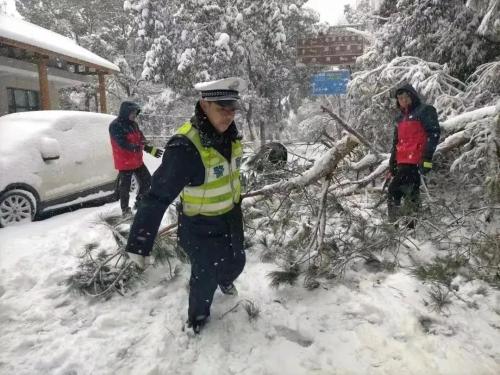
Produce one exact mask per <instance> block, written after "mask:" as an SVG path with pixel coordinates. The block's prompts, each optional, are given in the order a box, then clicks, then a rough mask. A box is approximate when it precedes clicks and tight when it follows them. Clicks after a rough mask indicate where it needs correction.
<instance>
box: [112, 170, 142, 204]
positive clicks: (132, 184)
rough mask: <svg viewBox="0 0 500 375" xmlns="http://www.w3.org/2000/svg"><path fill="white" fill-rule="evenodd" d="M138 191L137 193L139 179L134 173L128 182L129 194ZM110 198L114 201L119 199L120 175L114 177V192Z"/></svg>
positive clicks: (135, 193)
mask: <svg viewBox="0 0 500 375" xmlns="http://www.w3.org/2000/svg"><path fill="white" fill-rule="evenodd" d="M138 193H139V180H138V179H137V177H136V176H135V174H133V175H132V179H131V182H130V194H134V195H137V194H138ZM112 199H113V200H114V201H117V200H119V199H120V176H118V177H117V179H116V187H115V193H114V194H113V195H112Z"/></svg>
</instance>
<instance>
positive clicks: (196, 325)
mask: <svg viewBox="0 0 500 375" xmlns="http://www.w3.org/2000/svg"><path fill="white" fill-rule="evenodd" d="M206 322H207V317H206V316H204V315H202V316H197V317H196V318H195V319H193V320H191V319H188V321H187V327H188V328H192V329H193V332H194V333H195V334H197V335H198V334H199V333H200V331H201V329H202V328H203V326H204V325H205V324H206Z"/></svg>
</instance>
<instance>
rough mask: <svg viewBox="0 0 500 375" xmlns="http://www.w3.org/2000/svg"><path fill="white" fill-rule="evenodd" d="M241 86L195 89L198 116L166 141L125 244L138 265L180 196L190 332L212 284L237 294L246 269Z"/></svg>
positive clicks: (206, 311)
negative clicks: (237, 118) (237, 113)
mask: <svg viewBox="0 0 500 375" xmlns="http://www.w3.org/2000/svg"><path fill="white" fill-rule="evenodd" d="M246 86H247V85H246V82H245V81H244V80H242V79H240V78H234V77H233V78H226V79H221V80H217V81H212V82H205V83H200V84H197V85H195V89H197V90H198V91H200V92H201V99H200V100H199V101H198V102H197V103H196V106H195V114H194V116H193V117H192V118H191V120H190V121H188V122H186V123H185V124H184V125H182V126H181V127H180V128H179V129H178V130H177V132H176V134H175V135H174V136H173V137H172V138H171V139H170V140H169V142H168V144H167V146H166V148H165V154H164V156H163V161H162V163H161V165H160V167H159V168H158V170H157V171H156V172H155V173H154V175H153V178H152V185H151V189H150V191H149V193H148V194H147V195H146V196H145V198H144V199H143V200H142V201H141V203H140V205H139V209H138V211H137V214H136V216H135V219H134V222H133V224H132V227H131V231H130V235H129V238H128V243H127V247H126V251H127V252H128V255H129V257H130V258H131V260H133V261H134V262H135V263H136V264H137V265H138V266H139V267H141V268H143V267H144V266H145V265H146V264H147V263H148V262H149V260H148V257H149V255H150V252H151V249H152V246H153V241H154V239H155V236H156V234H157V232H158V227H159V225H160V221H161V220H162V217H163V214H164V212H165V210H166V209H167V207H168V206H169V205H170V204H171V203H172V202H173V201H174V199H175V198H176V197H177V196H178V195H179V194H180V201H181V206H180V209H179V222H178V240H179V244H180V246H181V247H182V248H183V249H184V250H185V251H186V253H187V254H188V256H189V258H190V261H191V278H190V283H189V285H190V291H189V308H188V327H191V328H192V329H193V331H194V332H195V333H199V332H200V329H201V328H202V327H203V325H204V324H205V322H206V321H207V318H208V317H209V315H210V305H211V304H212V299H213V296H214V293H215V290H216V289H217V287H219V288H220V290H221V291H222V293H224V294H233V295H234V294H237V290H236V288H235V286H234V284H233V282H234V280H235V279H236V278H237V277H238V276H239V274H240V273H241V272H242V271H243V267H244V265H245V252H244V250H243V219H242V212H241V207H240V192H241V188H240V172H239V167H240V164H241V157H242V145H241V142H240V139H241V137H240V135H239V133H238V130H237V128H236V125H235V123H234V116H235V111H236V109H237V108H238V104H239V102H238V101H239V99H240V97H239V91H241V90H243V89H246Z"/></svg>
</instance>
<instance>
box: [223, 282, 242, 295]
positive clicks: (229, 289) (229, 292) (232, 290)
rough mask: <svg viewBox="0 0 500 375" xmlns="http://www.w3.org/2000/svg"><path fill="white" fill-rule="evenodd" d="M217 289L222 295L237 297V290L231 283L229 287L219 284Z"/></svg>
mask: <svg viewBox="0 0 500 375" xmlns="http://www.w3.org/2000/svg"><path fill="white" fill-rule="evenodd" d="M219 288H220V290H221V292H222V293H224V294H227V295H229V296H237V295H238V289H236V287H235V286H234V284H233V283H231V284H229V285H222V284H220V285H219Z"/></svg>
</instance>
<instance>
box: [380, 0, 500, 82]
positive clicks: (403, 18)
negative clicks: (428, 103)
mask: <svg viewBox="0 0 500 375" xmlns="http://www.w3.org/2000/svg"><path fill="white" fill-rule="evenodd" d="M495 1H496V0H495ZM379 15H380V16H383V17H386V18H387V19H386V20H382V21H381V24H380V26H381V27H380V29H379V33H378V34H379V35H378V42H377V44H376V46H375V48H376V50H377V51H378V52H379V53H380V54H381V55H382V56H383V57H384V60H385V61H386V62H388V61H390V60H392V59H393V58H395V57H398V56H418V57H420V58H422V59H424V60H427V61H435V62H438V63H440V64H446V65H447V66H448V68H449V69H450V72H451V73H452V75H454V76H456V77H457V78H459V79H461V80H466V79H467V78H468V76H469V75H470V74H472V73H473V72H474V70H475V69H476V68H477V67H478V66H479V65H482V64H484V63H485V62H488V61H491V60H493V59H494V58H495V57H496V56H498V51H499V50H500V48H499V47H500V44H499V43H498V42H494V41H491V40H488V39H487V38H485V37H484V36H482V35H479V34H478V32H477V30H478V28H479V27H480V25H481V22H482V18H481V17H480V16H479V14H478V12H475V11H474V10H473V9H471V8H469V7H467V6H466V4H465V2H464V1H458V0H457V1H449V2H444V1H433V0H400V1H397V2H394V1H389V0H385V1H384V2H383V3H382V4H381V7H380V9H379Z"/></svg>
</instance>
